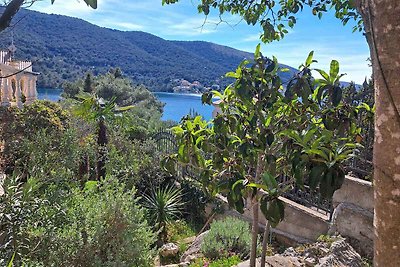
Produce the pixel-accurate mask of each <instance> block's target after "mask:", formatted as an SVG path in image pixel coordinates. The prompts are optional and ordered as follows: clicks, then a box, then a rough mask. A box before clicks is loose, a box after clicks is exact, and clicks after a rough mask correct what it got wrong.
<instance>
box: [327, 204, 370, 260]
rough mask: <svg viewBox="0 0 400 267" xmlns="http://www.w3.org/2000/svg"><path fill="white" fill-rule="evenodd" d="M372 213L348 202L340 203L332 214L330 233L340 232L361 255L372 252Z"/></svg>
mask: <svg viewBox="0 0 400 267" xmlns="http://www.w3.org/2000/svg"><path fill="white" fill-rule="evenodd" d="M373 221H374V214H373V213H372V212H370V211H368V210H366V209H363V208H361V207H358V206H356V205H354V204H350V203H340V204H339V205H338V206H337V207H336V209H335V212H334V214H333V218H332V225H331V227H330V229H329V233H330V234H336V233H338V234H340V235H341V236H344V237H346V238H347V239H348V242H349V243H350V244H351V245H352V246H353V247H354V248H355V249H356V250H357V251H358V252H360V253H361V254H362V255H363V256H367V257H368V258H372V256H373V253H374V250H373V249H374V248H373V246H374V244H373V239H374V226H373Z"/></svg>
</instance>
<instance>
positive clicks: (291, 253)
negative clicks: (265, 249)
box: [282, 247, 299, 257]
mask: <svg viewBox="0 0 400 267" xmlns="http://www.w3.org/2000/svg"><path fill="white" fill-rule="evenodd" d="M282 256H285V257H297V256H299V253H297V251H296V250H295V249H294V248H292V247H289V248H287V249H286V250H285V251H284V252H283V253H282Z"/></svg>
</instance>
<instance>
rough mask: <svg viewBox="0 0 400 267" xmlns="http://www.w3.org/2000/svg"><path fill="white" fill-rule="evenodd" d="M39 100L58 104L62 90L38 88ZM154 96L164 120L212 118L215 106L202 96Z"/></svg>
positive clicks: (160, 93) (157, 93)
mask: <svg viewBox="0 0 400 267" xmlns="http://www.w3.org/2000/svg"><path fill="white" fill-rule="evenodd" d="M37 91H38V98H39V99H41V100H50V101H54V102H57V101H58V100H60V99H61V93H62V89H51V88H38V89H37ZM154 95H155V96H156V97H157V98H158V99H159V100H160V101H161V102H163V103H165V106H164V113H163V116H162V119H163V120H172V121H176V122H179V121H180V119H181V118H182V117H184V116H186V115H187V114H189V113H193V112H194V113H197V114H199V115H202V116H203V118H204V119H206V120H210V119H211V118H212V112H213V110H214V107H213V106H208V105H203V104H202V103H201V95H195V94H175V93H165V92H155V93H154Z"/></svg>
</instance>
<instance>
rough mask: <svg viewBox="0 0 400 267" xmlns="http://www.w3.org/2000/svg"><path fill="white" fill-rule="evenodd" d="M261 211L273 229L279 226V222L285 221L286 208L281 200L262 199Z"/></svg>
mask: <svg viewBox="0 0 400 267" xmlns="http://www.w3.org/2000/svg"><path fill="white" fill-rule="evenodd" d="M260 210H261V212H262V213H263V214H264V216H265V218H266V219H267V220H268V221H269V223H270V224H271V226H272V227H274V228H275V227H276V226H278V224H279V222H281V221H282V220H283V219H284V216H285V206H284V204H283V202H282V201H281V200H280V199H277V198H276V199H272V200H268V198H267V197H263V198H261V201H260Z"/></svg>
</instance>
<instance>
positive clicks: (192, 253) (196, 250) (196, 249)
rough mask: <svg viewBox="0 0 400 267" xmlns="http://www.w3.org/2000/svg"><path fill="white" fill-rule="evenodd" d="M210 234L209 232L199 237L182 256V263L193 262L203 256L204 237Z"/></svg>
mask: <svg viewBox="0 0 400 267" xmlns="http://www.w3.org/2000/svg"><path fill="white" fill-rule="evenodd" d="M207 234H208V231H205V232H204V233H202V234H200V235H198V236H197V237H196V238H195V240H194V241H193V243H192V244H191V245H190V246H189V248H188V249H187V250H186V251H185V252H184V253H183V255H182V256H181V262H191V261H193V260H194V259H196V258H199V257H201V256H202V253H201V251H200V250H201V244H202V243H203V240H204V237H205V236H206V235H207Z"/></svg>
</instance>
